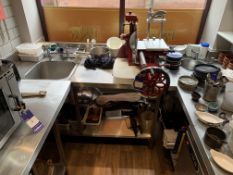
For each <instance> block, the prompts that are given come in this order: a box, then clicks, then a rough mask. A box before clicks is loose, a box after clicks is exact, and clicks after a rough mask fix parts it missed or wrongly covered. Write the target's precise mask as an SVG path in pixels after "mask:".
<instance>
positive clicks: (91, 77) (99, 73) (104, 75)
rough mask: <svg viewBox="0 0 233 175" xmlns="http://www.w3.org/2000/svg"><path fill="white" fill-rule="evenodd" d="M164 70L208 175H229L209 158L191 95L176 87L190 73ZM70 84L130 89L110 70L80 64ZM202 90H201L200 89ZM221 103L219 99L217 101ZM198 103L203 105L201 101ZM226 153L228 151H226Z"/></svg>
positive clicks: (203, 127) (204, 127) (180, 70)
mask: <svg viewBox="0 0 233 175" xmlns="http://www.w3.org/2000/svg"><path fill="white" fill-rule="evenodd" d="M164 70H165V71H166V72H167V73H168V74H169V76H170V81H171V82H170V89H172V90H177V91H178V95H179V99H180V101H181V104H182V107H183V109H184V111H185V114H186V116H187V119H188V121H189V124H190V130H191V131H192V134H193V137H194V138H195V141H196V144H197V147H198V149H199V151H200V152H201V155H202V159H203V161H204V162H205V166H206V168H207V171H208V172H209V174H210V175H212V174H215V175H226V174H229V173H227V172H226V171H224V170H222V169H221V168H219V167H218V166H217V165H216V164H215V163H214V162H213V160H212V158H211V156H210V151H209V148H208V147H207V146H206V145H205V143H204V142H203V137H204V133H205V130H206V128H207V126H206V125H204V124H203V123H201V122H200V121H199V120H198V119H197V117H196V115H195V111H196V109H195V106H194V105H195V103H194V102H193V101H192V97H191V93H190V92H186V91H184V90H182V89H181V88H180V87H179V86H178V85H177V81H178V78H179V77H180V76H181V75H191V74H192V72H191V71H189V70H186V69H184V68H183V67H180V68H179V70H169V69H166V68H164ZM71 81H72V83H73V84H74V86H75V85H77V86H83V85H85V86H87V85H89V86H98V87H106V88H107V87H108V88H123V89H124V88H132V85H131V82H129V83H125V84H121V83H119V82H118V81H116V79H115V78H114V77H113V75H112V70H107V71H106V70H101V69H96V70H87V69H86V68H85V67H84V66H83V64H80V65H79V66H78V68H77V69H76V72H75V73H74V74H73V76H72V78H71ZM200 90H202V89H200ZM218 100H219V102H221V98H219V99H218ZM200 102H203V103H205V101H204V100H203V99H201V100H200ZM220 104H221V103H220ZM223 149H224V150H223V152H226V150H227V149H225V147H224V146H223ZM227 152H228V151H227Z"/></svg>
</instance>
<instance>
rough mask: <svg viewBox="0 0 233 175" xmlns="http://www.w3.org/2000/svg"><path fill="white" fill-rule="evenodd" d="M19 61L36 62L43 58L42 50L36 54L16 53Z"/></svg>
mask: <svg viewBox="0 0 233 175" xmlns="http://www.w3.org/2000/svg"><path fill="white" fill-rule="evenodd" d="M18 56H19V57H20V59H21V61H31V62H38V61H40V60H41V59H42V58H43V51H42V52H41V53H40V54H38V55H28V54H20V53H18Z"/></svg>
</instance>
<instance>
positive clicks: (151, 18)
mask: <svg viewBox="0 0 233 175" xmlns="http://www.w3.org/2000/svg"><path fill="white" fill-rule="evenodd" d="M166 14H167V12H166V11H163V10H159V11H157V12H154V11H153V9H152V8H150V9H149V10H148V14H147V20H146V21H147V39H149V38H150V25H151V23H152V22H160V35H159V38H160V39H161V38H162V37H163V23H164V22H165V21H166V18H165V15H166Z"/></svg>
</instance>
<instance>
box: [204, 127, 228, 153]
mask: <svg viewBox="0 0 233 175" xmlns="http://www.w3.org/2000/svg"><path fill="white" fill-rule="evenodd" d="M204 142H205V144H206V145H208V146H209V147H210V148H212V149H220V148H221V147H222V144H224V143H226V134H225V132H223V131H222V130H221V129H219V128H216V127H208V128H207V129H206V132H205V135H204Z"/></svg>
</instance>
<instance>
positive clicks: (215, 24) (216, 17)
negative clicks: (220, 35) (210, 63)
mask: <svg viewBox="0 0 233 175" xmlns="http://www.w3.org/2000/svg"><path fill="white" fill-rule="evenodd" d="M226 4H227V0H212V4H211V7H210V11H209V14H208V17H207V20H206V24H205V27H204V31H203V34H202V38H201V41H205V42H209V43H210V48H214V49H215V48H216V38H217V32H218V31H219V28H220V24H221V21H222V17H223V14H224V10H225V7H226Z"/></svg>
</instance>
